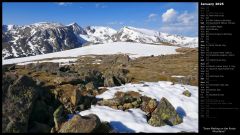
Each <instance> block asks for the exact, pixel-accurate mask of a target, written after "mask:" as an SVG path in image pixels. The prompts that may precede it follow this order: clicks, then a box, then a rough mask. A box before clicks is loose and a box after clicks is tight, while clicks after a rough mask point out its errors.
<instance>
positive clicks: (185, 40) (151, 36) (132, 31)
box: [113, 26, 198, 48]
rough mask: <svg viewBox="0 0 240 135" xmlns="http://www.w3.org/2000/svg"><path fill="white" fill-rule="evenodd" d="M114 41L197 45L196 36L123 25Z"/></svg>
mask: <svg viewBox="0 0 240 135" xmlns="http://www.w3.org/2000/svg"><path fill="white" fill-rule="evenodd" d="M113 40H114V41H132V42H139V43H149V44H160V43H166V44H170V45H176V46H180V47H192V48H194V47H198V38H197V37H184V36H180V35H171V34H167V33H162V32H158V31H154V30H149V29H143V28H134V27H129V26H128V27H123V28H122V29H120V30H119V31H118V32H117V33H116V34H115V35H113Z"/></svg>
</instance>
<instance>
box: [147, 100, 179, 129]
mask: <svg viewBox="0 0 240 135" xmlns="http://www.w3.org/2000/svg"><path fill="white" fill-rule="evenodd" d="M182 122H183V120H182V118H181V117H180V116H179V115H178V114H177V112H176V110H175V108H174V107H173V106H172V105H171V103H170V102H169V101H168V100H167V99H166V98H164V97H163V98H162V99H161V100H160V103H159V104H158V106H157V108H156V109H155V110H154V111H153V112H152V115H151V118H150V119H149V121H148V123H149V124H150V125H152V126H156V127H158V126H164V125H170V126H173V125H177V124H180V123H182Z"/></svg>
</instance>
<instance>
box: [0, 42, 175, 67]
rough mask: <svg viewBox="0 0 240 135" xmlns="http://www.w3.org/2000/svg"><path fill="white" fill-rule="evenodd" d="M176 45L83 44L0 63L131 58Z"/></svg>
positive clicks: (162, 51)
mask: <svg viewBox="0 0 240 135" xmlns="http://www.w3.org/2000/svg"><path fill="white" fill-rule="evenodd" d="M177 48H179V47H176V46H166V45H150V44H141V43H131V42H114V43H106V44H97V45H91V46H84V47H80V48H76V49H71V50H66V51H61V52H55V53H48V54H42V55H36V56H29V57H22V58H13V59H6V60H4V59H3V58H2V61H3V63H2V65H5V64H16V63H24V62H30V61H37V60H43V59H49V58H64V57H65V58H66V57H77V56H81V55H93V54H94V55H104V54H105V55H111V54H120V53H122V54H128V55H129V56H130V57H131V58H136V57H141V56H150V55H155V56H156V55H167V54H176V53H177V52H176V49H177Z"/></svg>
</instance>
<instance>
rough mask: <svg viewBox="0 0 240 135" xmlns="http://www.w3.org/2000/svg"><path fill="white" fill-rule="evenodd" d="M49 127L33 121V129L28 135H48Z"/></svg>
mask: <svg viewBox="0 0 240 135" xmlns="http://www.w3.org/2000/svg"><path fill="white" fill-rule="evenodd" d="M50 130H51V127H50V126H49V125H47V124H43V123H39V122H36V121H34V124H33V127H32V128H31V129H30V130H29V131H28V132H29V133H49V132H50Z"/></svg>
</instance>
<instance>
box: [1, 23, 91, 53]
mask: <svg viewBox="0 0 240 135" xmlns="http://www.w3.org/2000/svg"><path fill="white" fill-rule="evenodd" d="M2 28H3V30H2V39H3V41H2V57H3V58H13V57H23V56H32V55H38V54H45V53H51V52H58V51H62V50H67V49H73V48H76V47H81V46H82V44H83V43H85V42H87V41H85V40H84V39H81V38H79V37H78V36H76V34H75V33H79V34H83V33H84V31H81V30H82V28H81V27H79V26H78V25H77V26H75V25H69V26H64V25H62V24H58V23H46V22H41V23H35V24H31V25H25V26H17V25H8V26H6V25H3V27H2Z"/></svg>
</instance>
